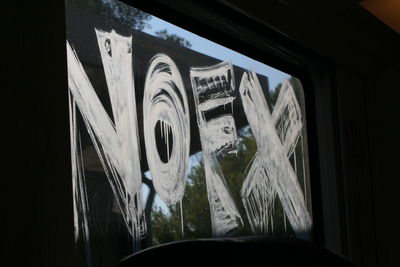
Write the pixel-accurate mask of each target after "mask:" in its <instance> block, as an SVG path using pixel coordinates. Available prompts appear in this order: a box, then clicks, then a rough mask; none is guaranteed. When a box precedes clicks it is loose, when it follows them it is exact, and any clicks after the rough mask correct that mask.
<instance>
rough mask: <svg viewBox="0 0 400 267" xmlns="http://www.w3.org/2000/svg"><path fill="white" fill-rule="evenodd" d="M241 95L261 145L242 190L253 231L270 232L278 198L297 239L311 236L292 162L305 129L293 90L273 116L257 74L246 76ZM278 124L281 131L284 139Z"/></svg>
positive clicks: (284, 92)
mask: <svg viewBox="0 0 400 267" xmlns="http://www.w3.org/2000/svg"><path fill="white" fill-rule="evenodd" d="M239 92H240V96H241V99H242V102H243V108H244V110H245V113H246V116H247V119H248V122H249V124H250V127H251V129H252V131H253V134H254V136H255V139H256V142H257V154H256V155H255V159H254V161H253V163H252V166H251V168H250V170H249V172H248V174H247V177H246V180H245V182H244V183H243V186H242V189H241V195H242V201H243V203H244V206H245V209H246V213H247V217H248V219H249V222H250V225H251V228H252V230H253V232H255V233H266V232H267V228H268V223H269V218H270V214H271V209H272V207H273V201H274V199H275V195H276V194H277V195H278V197H279V199H280V201H281V203H282V207H283V209H284V211H285V214H286V216H287V217H288V219H289V222H290V223H291V225H292V228H293V230H294V232H295V233H296V234H297V235H303V234H307V233H309V232H310V230H311V227H312V220H311V217H310V215H309V213H308V210H307V207H306V205H305V200H304V196H303V193H302V191H301V188H300V185H299V182H298V180H297V176H296V174H295V172H294V170H293V168H292V166H291V164H290V162H289V159H288V155H290V154H291V153H293V150H294V147H295V144H296V142H297V139H298V137H299V134H300V132H301V128H302V122H301V113H300V109H299V106H298V103H297V100H296V97H295V95H294V92H293V87H292V86H291V85H290V83H289V82H288V81H285V82H284V84H283V85H282V89H281V91H280V95H279V97H278V100H277V103H276V106H275V109H276V111H275V110H274V113H273V115H271V113H270V111H269V108H268V105H267V102H266V99H265V97H264V94H263V91H262V88H261V85H260V83H259V81H258V78H257V75H256V74H255V73H254V72H250V73H249V74H247V73H244V74H243V77H242V80H241V83H240V87H239ZM275 124H276V125H277V126H278V128H279V129H280V130H279V132H280V135H278V133H277V131H276V128H275ZM280 137H281V139H280Z"/></svg>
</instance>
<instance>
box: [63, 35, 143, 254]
mask: <svg viewBox="0 0 400 267" xmlns="http://www.w3.org/2000/svg"><path fill="white" fill-rule="evenodd" d="M96 35H97V40H98V45H99V49H100V54H101V58H102V62H103V67H104V73H105V76H106V80H107V86H108V92H109V94H110V101H111V105H112V112H113V117H114V122H113V121H112V120H111V119H110V117H109V116H108V114H107V112H106V111H105V109H104V107H103V106H102V104H101V102H100V100H99V99H98V97H97V95H96V92H95V91H94V88H93V87H92V85H91V83H90V81H89V78H88V77H87V74H86V73H85V71H84V69H83V67H82V64H81V63H80V61H79V59H78V57H77V55H76V53H75V52H74V51H73V50H72V48H71V46H70V45H69V43H68V42H67V61H68V85H69V90H70V92H71V96H72V99H73V101H72V103H73V104H74V105H76V106H77V107H78V109H79V111H80V113H81V115H82V118H83V121H84V123H85V125H86V128H87V130H88V133H89V135H90V137H91V139H92V142H93V145H94V147H95V149H96V152H97V154H98V156H99V158H100V161H101V163H102V165H103V168H104V170H105V173H106V175H107V178H108V181H109V183H110V186H111V188H112V190H113V193H114V195H115V197H116V199H117V202H118V205H119V207H120V209H121V213H122V214H123V218H124V220H125V223H126V226H127V228H128V230H129V232H130V233H131V235H132V236H133V238H134V240H135V243H136V245H137V246H138V243H139V240H140V239H141V238H143V236H144V235H145V231H146V226H145V223H144V222H145V220H144V212H143V210H142V207H143V204H142V197H141V190H140V188H141V170H140V158H139V147H138V134H137V117H136V101H135V90H134V84H133V76H132V55H131V50H132V49H131V43H132V38H131V37H124V36H121V35H119V34H117V33H115V32H114V31H112V32H102V31H99V30H96ZM71 123H72V124H71V128H72V129H74V128H76V127H77V126H76V121H74V120H72V121H71ZM73 146H75V147H76V146H77V145H76V142H75V145H74V144H73ZM78 149H80V148H79V147H76V150H78ZM74 151H75V150H74V149H73V152H74ZM75 153H76V151H75ZM80 153H81V152H80ZM73 168H76V166H74V164H73ZM73 175H74V176H76V175H77V174H75V172H74V173H73ZM77 201H82V199H77Z"/></svg>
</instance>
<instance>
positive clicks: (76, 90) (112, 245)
mask: <svg viewBox="0 0 400 267" xmlns="http://www.w3.org/2000/svg"><path fill="white" fill-rule="evenodd" d="M66 25H67V42H66V47H67V58H68V82H69V96H70V118H71V120H70V128H71V155H72V169H73V177H72V179H73V186H74V188H73V190H74V191H73V193H74V195H73V200H74V226H75V238H76V243H77V247H78V250H79V251H80V253H82V258H84V262H83V263H82V264H83V265H86V266H87V265H91V266H112V265H113V264H115V263H116V262H118V261H119V260H121V259H122V258H124V257H125V256H127V255H129V254H131V253H133V252H135V251H139V250H141V249H143V248H146V247H150V246H153V245H157V244H162V243H166V242H169V241H175V240H187V239H196V238H211V237H225V236H229V237H231V236H249V235H265V236H297V237H300V238H306V239H309V238H310V236H311V235H310V234H311V231H312V214H311V195H310V185H309V169H308V168H309V167H308V155H307V147H308V145H307V135H306V114H305V102H304V94H303V88H302V84H301V81H300V80H299V79H297V78H295V77H293V76H292V75H290V74H288V73H284V72H282V71H279V70H277V69H275V68H272V67H270V66H268V65H266V64H263V63H261V62H258V61H256V60H253V59H251V58H248V57H246V56H244V55H242V54H240V53H237V52H235V51H232V50H230V49H228V48H225V47H223V46H221V45H218V44H216V43H213V42H211V41H209V40H206V39H204V38H202V37H199V36H197V35H196V34H193V33H191V32H188V31H186V30H183V29H182V28H179V27H178V26H175V25H172V24H170V23H168V22H166V21H163V20H161V19H159V18H157V17H155V16H152V15H150V14H148V13H145V12H143V11H140V10H138V9H135V8H133V7H131V6H128V5H126V4H124V3H121V2H118V1H114V0H66Z"/></svg>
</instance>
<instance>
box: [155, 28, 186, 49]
mask: <svg viewBox="0 0 400 267" xmlns="http://www.w3.org/2000/svg"><path fill="white" fill-rule="evenodd" d="M155 34H156V36H157V37H159V38H161V39H163V40H166V41H169V42H172V43H174V44H176V45H180V46H183V47H186V48H190V47H192V44H191V43H190V42H189V41H188V40H186V39H185V38H183V37H179V36H178V35H176V34H170V33H168V31H167V30H162V31H157V32H156V33H155Z"/></svg>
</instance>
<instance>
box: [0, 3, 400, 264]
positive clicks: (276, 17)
mask: <svg viewBox="0 0 400 267" xmlns="http://www.w3.org/2000/svg"><path fill="white" fill-rule="evenodd" d="M139 2H141V1H139ZM183 2H185V3H186V4H184V5H183V8H184V6H185V5H188V2H193V1H181V2H180V3H181V4H182V3H183ZM194 2H195V1H194ZM200 2H201V1H200ZM203 2H205V1H203ZM299 2H300V1H299ZM225 4H226V3H225ZM228 4H230V5H233V8H234V9H237V10H239V11H240V12H243V13H245V14H247V16H249V17H251V18H253V19H255V20H257V21H260V22H261V23H262V24H265V25H270V26H271V27H272V28H274V29H276V30H277V31H278V33H279V34H281V35H282V36H284V37H285V39H290V40H292V41H293V42H294V43H295V44H297V45H298V46H299V47H301V48H304V50H301V51H306V52H304V54H307V55H308V52H307V51H312V52H313V53H315V54H317V55H318V57H321V58H324V59H327V60H328V61H329V62H330V63H329V65H330V70H329V72H330V74H329V75H328V77H327V76H323V75H322V76H321V75H319V76H318V75H317V76H318V77H317V78H315V79H314V85H317V86H318V88H319V89H320V90H319V91H318V92H317V93H316V94H317V96H316V98H319V99H320V100H321V102H319V103H318V105H317V107H316V109H317V111H320V112H319V113H317V121H318V125H317V126H318V129H319V133H320V134H321V135H319V140H318V142H319V145H320V147H321V148H320V156H321V162H320V169H321V170H320V173H321V177H322V178H323V181H322V182H321V190H322V191H321V194H322V195H323V201H322V202H323V205H322V206H323V209H324V210H325V212H324V223H325V224H327V227H326V228H325V244H326V245H327V246H328V247H329V248H331V249H333V250H335V251H338V252H341V253H343V254H345V255H349V256H350V257H351V258H352V259H353V260H354V261H355V262H356V263H357V264H358V265H359V266H397V265H398V264H399V260H398V256H397V255H396V253H397V250H398V247H399V245H398V240H400V239H399V232H398V231H397V221H396V217H398V214H399V211H400V210H399V205H400V204H399V203H400V201H396V200H398V194H397V188H399V174H398V171H397V168H396V167H397V165H398V162H399V161H398V159H399V156H398V153H397V151H398V150H399V139H398V137H399V136H400V135H399V127H398V126H397V125H396V124H397V123H398V121H399V118H398V115H399V112H398V99H399V89H400V88H399V84H398V78H397V77H398V76H399V74H400V69H399V59H400V55H399V54H400V49H399V47H400V38H399V34H397V33H395V32H393V31H392V30H390V29H389V28H388V27H386V26H385V25H383V24H382V23H381V22H380V21H378V20H377V19H375V18H374V17H372V16H371V15H369V14H368V13H366V12H365V11H363V10H361V9H360V8H359V7H358V6H357V5H356V1H329V2H327V1H307V3H305V1H301V3H297V1H263V2H261V1H242V0H230V1H229V3H228ZM200 5H201V4H200ZM176 6H177V7H179V5H176ZM203 6H207V5H206V4H203ZM211 6H212V5H211ZM3 13H4V16H3V17H2V19H3V20H4V24H3V28H4V29H5V35H4V37H3V40H6V41H4V42H3V45H6V49H4V50H3V57H4V58H5V59H6V61H5V62H6V63H5V64H4V66H6V69H7V70H6V72H5V73H6V75H5V77H4V80H5V82H4V83H3V84H4V85H3V93H4V95H3V99H4V100H3V105H2V106H3V109H4V110H3V116H2V118H3V119H4V122H3V126H4V128H3V131H4V132H6V136H7V139H3V140H4V141H3V142H4V144H5V146H4V147H5V149H6V150H5V152H6V153H5V154H6V161H5V162H4V163H3V164H4V167H3V168H4V175H2V179H1V191H2V194H1V195H2V203H3V208H2V209H3V212H4V213H3V214H2V216H1V219H0V220H1V226H2V229H3V233H4V236H5V238H2V247H5V248H6V250H5V253H4V254H5V255H6V256H7V257H6V259H7V260H6V261H9V262H10V263H9V264H8V266H73V259H74V254H73V232H72V231H73V228H72V223H73V221H72V220H73V218H72V201H71V196H72V185H71V171H70V158H69V155H70V154H69V153H70V148H69V132H68V131H69V127H68V124H69V121H68V95H67V84H66V79H67V75H66V68H65V66H66V59H65V57H64V56H63V55H65V54H64V53H65V23H64V7H63V3H62V1H50V0H49V1H40V2H37V1H35V2H22V1H20V2H17V1H15V2H12V3H9V4H8V5H7V7H6V9H5V11H4V12H3ZM192 13H195V11H193V12H192ZM222 14H223V13H221V17H222ZM236 23H238V24H240V22H238V21H236ZM236 26H237V25H236ZM237 28H238V27H237ZM249 30H250V31H251V29H249ZM215 37H216V36H215ZM210 38H211V37H210ZM264 38H267V39H268V36H267V37H264ZM255 39H257V37H255ZM257 40H258V43H257V45H258V46H262V45H263V44H264V43H263V40H262V39H257ZM254 51H256V50H254ZM310 60H311V59H310ZM332 66H333V68H332ZM332 69H333V71H332ZM324 101H325V102H324ZM13 263H14V264H13Z"/></svg>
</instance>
